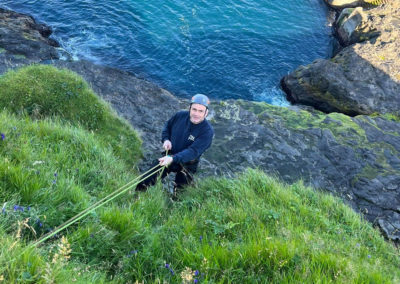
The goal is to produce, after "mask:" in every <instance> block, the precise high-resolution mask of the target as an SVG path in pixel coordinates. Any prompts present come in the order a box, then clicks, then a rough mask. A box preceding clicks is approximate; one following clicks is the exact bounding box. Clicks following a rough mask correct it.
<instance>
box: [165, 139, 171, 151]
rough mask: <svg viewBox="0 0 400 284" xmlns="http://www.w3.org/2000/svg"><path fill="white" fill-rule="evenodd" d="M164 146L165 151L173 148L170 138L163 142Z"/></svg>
mask: <svg viewBox="0 0 400 284" xmlns="http://www.w3.org/2000/svg"><path fill="white" fill-rule="evenodd" d="M163 148H164V150H165V151H169V150H171V148H172V143H171V141H169V140H165V141H164V144H163Z"/></svg>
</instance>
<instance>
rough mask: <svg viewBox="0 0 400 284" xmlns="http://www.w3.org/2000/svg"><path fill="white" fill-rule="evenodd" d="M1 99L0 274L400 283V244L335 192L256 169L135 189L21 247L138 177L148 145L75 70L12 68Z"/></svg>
mask: <svg viewBox="0 0 400 284" xmlns="http://www.w3.org/2000/svg"><path fill="white" fill-rule="evenodd" d="M32 74H35V75H32ZM68 92H72V93H73V95H70V94H69V93H68ZM11 102H13V103H11ZM84 102H85V103H84ZM0 104H1V107H2V108H4V109H3V110H2V111H1V113H0V132H1V139H0V205H1V206H2V212H1V213H0V282H1V281H4V282H7V283H15V282H21V283H30V282H35V283H71V282H76V283H105V282H115V283H135V281H136V280H137V281H138V282H142V281H143V282H145V283H161V282H164V281H167V282H169V283H263V282H272V283H300V282H301V283H303V282H307V283H317V282H318V283H328V282H336V283H344V282H346V283H395V282H398V281H399V279H400V272H399V270H398V267H399V265H400V260H399V252H398V250H397V249H396V248H395V247H393V246H392V245H391V244H390V243H387V242H385V241H384V239H383V238H382V236H381V235H380V234H379V232H378V231H376V230H375V229H374V228H372V227H371V225H370V224H369V223H368V222H365V221H364V220H362V219H361V218H360V216H359V215H357V214H356V213H354V212H353V211H352V210H351V209H350V208H349V207H347V206H345V205H344V204H343V203H342V202H341V201H340V200H339V199H337V198H334V197H332V196H330V195H327V194H323V193H320V192H315V191H313V190H312V189H310V188H307V187H305V186H303V185H302V183H301V182H299V183H295V184H293V185H287V184H284V183H282V182H279V181H278V180H277V179H275V178H272V177H270V176H267V175H265V174H264V173H262V172H261V171H258V170H248V171H247V172H245V173H243V174H241V175H240V176H239V177H237V178H236V179H227V178H209V179H207V180H204V181H202V182H199V183H198V184H196V185H195V186H194V187H191V188H188V189H187V191H186V192H185V193H184V194H183V195H182V196H181V201H180V202H171V201H170V200H169V198H168V194H167V193H166V192H165V191H163V188H162V185H160V184H158V185H157V186H155V187H153V188H151V189H149V191H148V192H146V193H139V194H134V193H131V194H127V195H126V196H125V197H124V198H121V199H118V200H115V201H113V202H112V203H111V204H110V205H107V206H105V207H103V208H100V209H99V210H97V211H96V212H95V213H92V214H90V215H89V216H88V217H87V218H85V219H83V220H81V221H80V222H79V223H78V224H75V225H73V226H71V227H69V228H68V229H67V230H65V231H63V232H61V233H59V234H57V235H56V236H55V237H54V238H52V239H51V240H49V241H47V242H46V243H45V244H44V245H42V246H40V247H39V248H34V249H28V250H26V249H25V247H26V245H27V244H29V243H30V242H32V241H34V240H35V239H37V238H38V237H40V236H41V235H43V234H44V233H46V232H48V231H50V230H52V229H53V228H54V227H55V226H57V225H59V224H61V223H62V222H64V221H65V220H67V219H68V218H70V217H72V216H74V215H76V214H78V213H79V212H81V211H82V210H84V209H85V208H87V207H88V206H89V205H90V204H93V203H94V202H96V201H98V200H99V199H101V198H102V197H104V196H105V195H107V194H108V193H110V192H112V191H113V190H115V189H117V188H118V187H120V186H121V185H124V184H126V183H127V182H128V181H130V180H132V179H133V178H135V177H136V175H137V173H135V172H134V171H132V164H131V163H134V162H136V160H137V157H138V156H139V153H140V141H139V140H138V138H137V134H136V133H135V132H134V131H133V130H132V129H131V128H130V127H129V126H128V125H126V123H125V122H124V121H123V120H121V119H119V118H117V117H116V116H115V115H114V114H113V113H112V112H111V111H110V108H109V107H108V106H107V105H106V104H105V103H104V102H101V101H100V100H99V99H98V98H97V96H96V95H95V94H93V92H92V91H91V90H90V88H88V86H87V85H86V83H84V82H83V80H82V79H81V78H80V77H78V76H77V75H75V74H73V73H71V72H69V71H65V70H57V69H55V68H53V67H49V66H31V67H26V68H23V69H20V70H18V71H11V72H9V73H7V74H6V75H4V76H3V77H1V78H0ZM121 133H122V134H121ZM122 137H130V139H125V138H124V139H123V138H122ZM121 141H123V142H124V143H121ZM117 146H118V147H120V148H116V147H117ZM128 154H129V155H131V156H130V157H128Z"/></svg>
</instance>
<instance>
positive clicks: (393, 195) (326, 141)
mask: <svg viewBox="0 0 400 284" xmlns="http://www.w3.org/2000/svg"><path fill="white" fill-rule="evenodd" d="M0 14H1V11H0ZM22 19H23V18H22ZM1 27H2V28H3V29H4V26H1ZM13 27H14V25H13V26H9V27H8V28H9V29H10V30H12V29H13ZM14 32H15V33H18V32H20V29H16V30H15V31H14ZM27 40H28V41H31V42H27V43H24V44H26V45H27V46H28V49H27V52H28V50H31V51H32V52H35V49H34V48H36V50H37V51H38V52H40V50H41V49H40V46H41V45H35V44H34V43H35V42H36V41H37V40H33V39H27ZM31 46H33V50H32V49H31ZM0 47H2V46H0ZM49 48H54V47H52V46H49ZM7 54H8V56H9V57H12V56H13V54H12V52H10V51H7ZM29 56H30V58H34V60H31V61H30V60H26V61H24V62H25V64H31V63H40V62H45V63H47V64H54V65H55V66H57V67H60V68H68V69H70V70H72V71H74V72H76V73H78V74H80V75H81V76H82V77H83V78H84V79H85V80H86V81H87V82H88V83H89V84H90V85H91V87H92V88H93V89H94V91H95V92H96V93H97V94H99V95H100V96H101V97H103V98H104V99H105V100H106V101H108V102H109V103H110V104H111V106H112V107H113V108H114V109H115V110H116V111H117V113H118V114H119V115H120V116H122V117H124V118H125V119H127V120H128V121H129V122H130V123H131V124H132V125H133V127H134V128H135V129H136V130H137V131H138V132H139V134H140V135H141V137H142V139H143V142H144V143H143V149H144V156H145V157H144V162H149V161H150V160H151V159H152V158H157V157H158V154H159V152H160V151H161V143H160V141H159V139H160V137H159V136H160V132H161V128H162V126H163V124H164V122H165V121H166V119H167V118H169V117H170V116H171V115H172V114H173V113H174V112H175V111H176V110H178V109H182V108H186V107H187V106H188V101H187V100H184V99H179V98H177V97H175V96H173V95H172V94H171V93H169V92H168V91H166V90H164V89H161V88H159V87H158V86H156V85H155V84H152V83H150V82H147V81H145V80H142V79H138V78H136V77H134V76H133V75H132V74H130V73H128V72H125V71H121V70H118V69H115V68H110V67H106V66H100V65H96V64H93V63H91V62H88V61H74V62H70V61H62V60H58V59H55V58H53V55H52V53H51V52H50V53H47V56H43V59H42V60H40V58H39V57H37V56H36V55H34V54H32V55H29ZM20 64H21V62H17V61H12V62H11V64H9V65H5V63H4V62H2V61H1V62H0V71H1V72H4V71H5V70H6V69H7V68H10V67H19V66H20ZM302 108H303V107H298V106H292V107H289V108H282V107H276V106H271V105H268V104H266V103H257V102H249V101H242V100H227V101H221V102H213V103H212V108H211V113H210V116H209V119H210V121H211V122H212V124H213V126H214V129H215V134H216V136H215V140H214V143H213V146H212V147H211V148H210V149H209V150H208V151H207V152H206V153H205V155H204V158H203V159H202V161H201V167H200V168H201V170H200V172H199V175H198V176H199V177H203V176H209V175H225V176H234V175H235V173H237V172H240V171H242V170H244V169H246V168H248V167H251V168H260V169H262V170H263V171H265V172H267V173H269V174H273V175H277V176H279V177H280V178H281V179H282V180H283V181H285V182H288V183H292V182H294V181H297V180H299V179H302V180H303V181H304V183H306V184H308V185H311V186H313V187H315V188H317V189H324V190H327V191H329V192H332V193H334V194H335V195H338V196H341V197H342V199H343V200H344V201H345V202H346V203H348V204H349V205H351V206H352V207H353V208H354V209H355V210H356V211H357V212H360V213H361V214H363V215H364V216H365V217H366V218H367V219H368V220H369V221H371V222H373V223H374V224H376V225H378V226H380V228H381V229H382V231H383V233H384V234H385V236H386V237H387V238H389V239H391V240H394V241H400V224H399V223H398V219H396V218H398V215H399V214H400V211H399V209H398V208H399V203H400V196H399V194H398V193H397V192H399V191H400V158H399V157H400V140H399V139H400V138H399V137H400V121H397V120H392V119H390V117H388V118H385V117H375V118H372V117H368V116H358V117H355V118H351V117H348V116H346V115H343V114H338V113H333V114H328V115H327V114H323V113H321V112H319V111H315V110H313V109H309V110H307V111H306V110H304V109H302ZM143 165H144V164H143ZM144 166H145V165H144Z"/></svg>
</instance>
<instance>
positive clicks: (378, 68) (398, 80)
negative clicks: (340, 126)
mask: <svg viewBox="0 0 400 284" xmlns="http://www.w3.org/2000/svg"><path fill="white" fill-rule="evenodd" d="M350 15H356V13H351V14H350ZM358 17H360V19H361V20H360V25H362V26H363V27H368V28H360V29H357V27H358V26H357V27H356V28H355V29H353V30H352V29H350V28H348V29H347V30H346V29H345V28H344V25H345V24H342V30H343V32H342V33H343V34H347V35H346V36H345V38H348V40H349V41H350V42H351V41H352V40H354V38H358V39H359V40H366V39H369V40H368V41H363V42H361V43H356V44H353V45H350V46H348V47H346V48H344V49H343V50H342V51H341V52H339V53H338V54H337V55H336V56H335V57H333V58H332V59H319V60H316V61H314V62H313V63H311V64H310V65H307V66H300V67H299V68H297V69H296V70H295V71H294V72H292V73H290V74H288V75H287V76H285V77H284V78H283V79H282V81H281V85H282V87H283V89H284V90H285V91H286V93H287V97H288V99H289V100H290V101H291V102H292V103H294V104H304V105H309V106H313V107H315V108H316V109H319V110H322V111H324V112H328V113H329V112H341V113H345V114H348V115H358V114H373V113H382V114H384V113H392V114H394V115H397V116H400V29H399V27H400V21H399V19H400V3H397V2H396V3H395V2H392V3H391V4H390V5H389V4H387V5H385V6H382V7H378V8H376V9H372V10H370V11H368V16H357V17H356V16H354V17H352V19H355V18H358ZM366 18H367V19H368V21H367V22H365V21H364V20H365V19H366ZM347 21H353V20H350V19H348V20H347ZM339 22H340V21H339ZM344 23H346V21H344ZM352 23H357V21H356V20H354V21H353V22H352ZM374 33H375V34H379V36H378V37H374V38H371V36H372V35H373V34H374ZM355 34H356V36H353V35H355ZM363 36H364V37H365V38H363ZM343 40H345V39H343Z"/></svg>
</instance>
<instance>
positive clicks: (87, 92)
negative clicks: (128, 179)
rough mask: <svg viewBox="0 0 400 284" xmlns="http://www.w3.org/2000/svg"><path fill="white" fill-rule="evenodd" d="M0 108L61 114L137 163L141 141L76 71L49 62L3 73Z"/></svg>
mask: <svg viewBox="0 0 400 284" xmlns="http://www.w3.org/2000/svg"><path fill="white" fill-rule="evenodd" d="M0 109H7V110H8V111H10V112H12V113H15V114H19V115H24V114H28V115H29V116H30V117H32V118H34V119H44V118H47V117H58V118H60V119H62V120H63V121H65V122H69V123H70V124H71V125H81V126H83V127H84V128H86V129H87V130H89V131H93V132H94V133H95V134H96V135H99V137H100V139H101V141H102V142H103V143H104V144H107V145H111V146H112V148H113V150H114V153H115V154H117V155H118V156H119V157H121V158H123V159H125V160H126V161H127V162H128V163H130V164H134V163H135V162H136V161H137V159H138V158H139V157H140V155H141V150H140V146H141V141H140V138H139V136H138V135H137V133H136V132H135V131H134V130H133V129H132V127H131V126H130V125H129V123H127V122H126V121H124V120H123V119H122V118H120V117H118V116H117V115H116V114H115V112H114V111H112V109H111V108H110V106H109V105H108V104H106V103H105V102H104V101H103V100H102V99H100V98H99V97H98V96H97V95H96V94H95V93H94V92H93V91H92V90H91V88H89V86H88V84H87V83H86V82H85V81H84V80H83V79H82V77H80V76H79V75H77V74H76V73H73V72H72V71H69V70H67V69H57V68H56V67H53V66H49V65H31V66H26V67H22V68H20V69H19V70H16V71H8V72H7V73H6V74H4V75H3V76H1V77H0Z"/></svg>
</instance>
